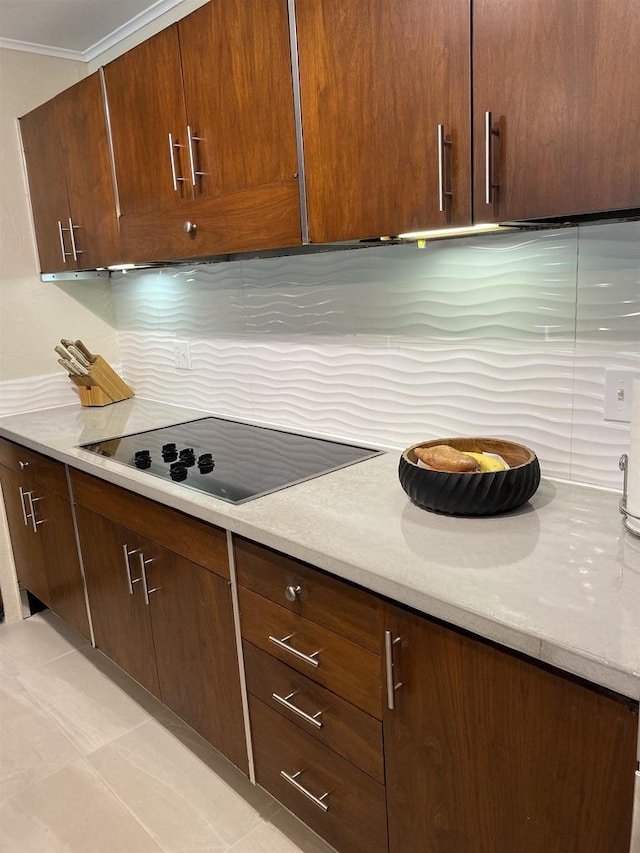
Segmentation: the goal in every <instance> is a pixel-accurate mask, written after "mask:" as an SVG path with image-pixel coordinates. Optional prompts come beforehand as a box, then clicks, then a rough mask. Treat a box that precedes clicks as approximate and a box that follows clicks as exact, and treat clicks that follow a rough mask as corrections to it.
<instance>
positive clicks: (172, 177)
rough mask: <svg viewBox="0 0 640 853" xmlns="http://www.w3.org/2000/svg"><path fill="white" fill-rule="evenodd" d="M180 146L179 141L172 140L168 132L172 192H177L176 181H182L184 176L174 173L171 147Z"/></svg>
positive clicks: (174, 159) (173, 157)
mask: <svg viewBox="0 0 640 853" xmlns="http://www.w3.org/2000/svg"><path fill="white" fill-rule="evenodd" d="M182 147H183V146H182V145H180V144H179V143H177V142H174V141H173V136H172V135H171V134H169V158H170V160H171V179H172V180H173V189H174V192H178V181H184V178H181V177H180V176H179V175H177V174H176V156H175V153H174V150H173V149H174V148H182Z"/></svg>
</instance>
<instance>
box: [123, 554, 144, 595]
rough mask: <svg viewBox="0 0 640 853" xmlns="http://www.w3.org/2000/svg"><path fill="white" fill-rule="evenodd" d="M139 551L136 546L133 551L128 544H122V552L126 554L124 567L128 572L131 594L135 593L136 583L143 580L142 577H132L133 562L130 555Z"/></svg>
mask: <svg viewBox="0 0 640 853" xmlns="http://www.w3.org/2000/svg"><path fill="white" fill-rule="evenodd" d="M139 552H140V549H139V548H134V549H133V550H132V551H130V550H129V546H128V545H123V546H122V554H123V556H124V567H125V570H126V572H127V584H128V585H129V595H133V585H134V583H138V581H139V580H141V578H136V579H135V580H132V579H131V564H130V563H129V557H133V555H134V554H138V553H139Z"/></svg>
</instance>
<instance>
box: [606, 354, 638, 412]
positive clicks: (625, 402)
mask: <svg viewBox="0 0 640 853" xmlns="http://www.w3.org/2000/svg"><path fill="white" fill-rule="evenodd" d="M636 376H638V373H637V371H635V370H624V369H621V368H615V367H608V368H607V370H606V371H605V377H604V419H605V421H622V423H627V424H628V423H629V422H630V421H631V403H632V399H631V397H632V394H633V392H632V386H633V383H632V381H631V380H632V379H633V378H634V377H636Z"/></svg>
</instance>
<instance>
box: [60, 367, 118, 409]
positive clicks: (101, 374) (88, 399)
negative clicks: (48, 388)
mask: <svg viewBox="0 0 640 853" xmlns="http://www.w3.org/2000/svg"><path fill="white" fill-rule="evenodd" d="M87 369H88V370H89V375H88V376H69V379H70V380H71V381H72V382H73V384H74V385H77V386H78V391H79V393H80V402H81V404H82V405H83V406H108V405H109V404H110V403H118V402H119V401H120V400H128V399H129V397H133V391H132V390H131V388H129V386H128V385H127V383H126V382H125V381H124V380H123V379H121V378H120V377H119V376H118V374H117V373H116V372H115V370H114V369H113V368H112V367H111V365H110V364H109V363H108V362H106V361H105V360H104V359H103V358H102V357H101V356H98V357H97V358H96V360H95V361H94V363H93V364H90V365H89V367H88V368H87Z"/></svg>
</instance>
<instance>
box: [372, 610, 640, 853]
mask: <svg viewBox="0 0 640 853" xmlns="http://www.w3.org/2000/svg"><path fill="white" fill-rule="evenodd" d="M387 627H388V629H389V630H391V631H392V635H393V637H394V638H401V641H400V642H399V643H397V644H396V647H395V648H394V661H395V666H396V671H395V680H396V682H402V686H401V687H400V688H399V689H398V690H397V692H396V694H395V701H396V708H395V710H388V711H386V713H385V718H384V743H385V758H386V769H387V791H388V811H389V828H390V851H391V853H406V851H408V850H429V851H430V853H460V851H462V850H467V851H473V853H513V851H515V850H517V851H519V853H540V851H542V850H544V851H547V853H568V851H580V853H628V850H629V841H630V832H631V811H632V801H633V779H634V770H635V744H636V736H637V726H638V717H637V703H636V704H635V707H634V703H632V702H630V701H625V700H622V699H620V698H619V697H614V696H612V695H609V694H606V693H605V692H604V691H601V690H599V689H595V688H592V687H590V686H587V685H585V684H584V683H583V682H580V681H578V680H577V679H572V678H570V677H565V676H563V675H560V674H558V673H556V672H555V671H551V670H549V669H548V668H544V667H542V666H538V665H537V664H535V663H533V662H531V661H528V660H525V659H524V658H522V657H521V656H518V655H515V654H510V653H508V652H506V651H503V650H501V649H497V648H495V647H493V646H491V645H489V644H485V643H481V642H480V641H478V640H475V639H473V638H470V637H468V636H466V635H463V634H460V633H457V632H455V631H453V630H451V629H448V628H446V627H443V626H440V625H438V624H435V623H433V622H430V621H429V620H427V619H426V618H424V617H420V616H417V615H414V614H410V613H407V612H404V611H401V610H399V609H398V608H389V613H388V625H387Z"/></svg>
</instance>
